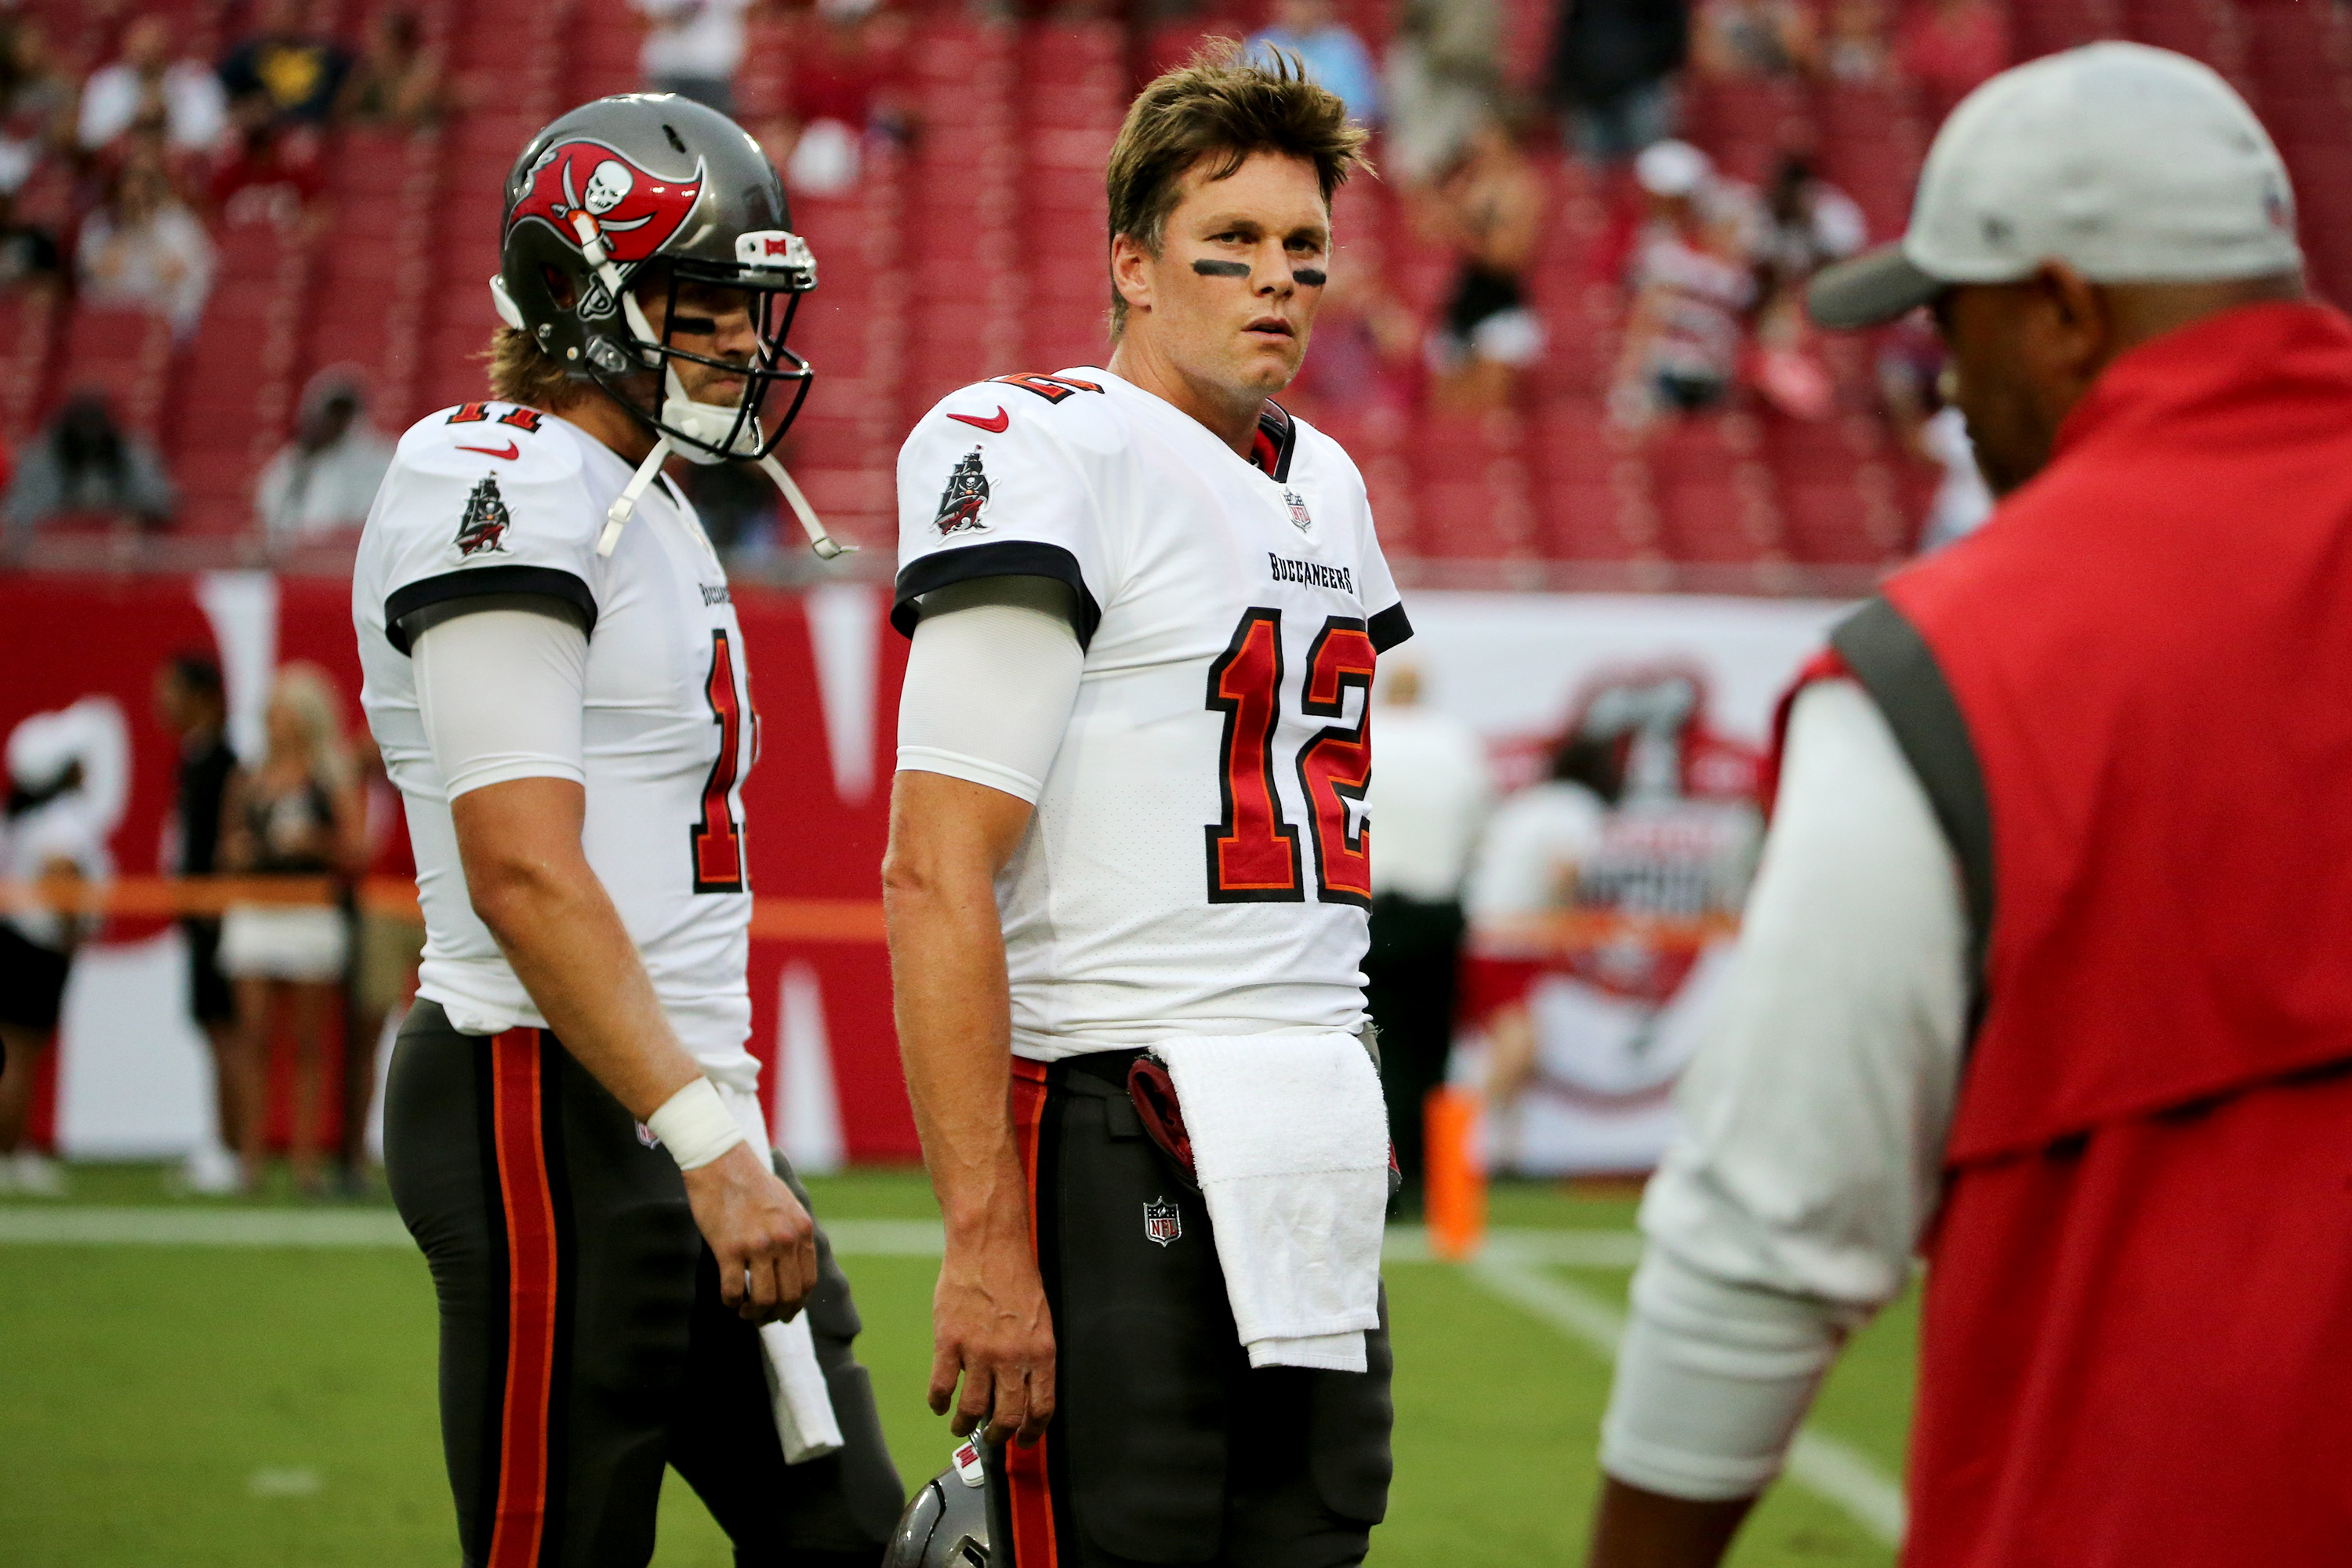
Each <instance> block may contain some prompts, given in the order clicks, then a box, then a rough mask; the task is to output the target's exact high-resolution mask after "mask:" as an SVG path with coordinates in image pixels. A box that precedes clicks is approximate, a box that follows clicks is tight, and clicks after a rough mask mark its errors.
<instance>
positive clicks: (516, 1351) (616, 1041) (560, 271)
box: [352, 95, 901, 1568]
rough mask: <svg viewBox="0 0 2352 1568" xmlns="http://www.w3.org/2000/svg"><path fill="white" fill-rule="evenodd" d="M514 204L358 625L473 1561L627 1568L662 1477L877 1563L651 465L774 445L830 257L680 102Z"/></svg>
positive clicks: (774, 1542)
mask: <svg viewBox="0 0 2352 1568" xmlns="http://www.w3.org/2000/svg"><path fill="white" fill-rule="evenodd" d="M506 196H507V205H506V217H505V231H504V236H503V245H502V264H501V267H500V269H499V276H498V279H497V282H496V284H495V285H494V291H495V293H496V295H497V300H498V303H499V312H500V314H501V316H502V317H503V319H504V320H505V321H506V323H507V324H506V326H505V327H504V328H503V329H502V330H501V331H499V334H498V337H497V339H496V340H495V342H494V343H493V345H492V352H491V356H490V376H489V385H488V396H487V397H486V398H484V399H483V400H482V401H479V402H472V403H466V404H461V405H458V406H457V407H455V408H447V409H443V410H442V411H440V412H439V413H436V414H433V415H431V416H427V417H426V418H425V419H423V420H421V421H419V422H418V423H417V424H416V425H415V426H414V427H413V428H411V429H410V430H409V431H408V432H407V433H406V434H405V435H404V437H402V438H401V441H400V446H399V449H398V454H397V456H396V458H395V459H394V463H393V466H392V469H391V472H390V473H389V474H388V475H387V476H386V478H385V479H384V482H383V488H382V489H381V490H380V491H379V492H378V494H377V497H376V501H375V505H374V508H373V510H372V511H371V513H370V515H369V518H368V522H367V528H366V531H365V533H364V534H363V535H362V541H361V545H360V555H359V562H358V565H357V569H356V571H355V573H354V575H353V582H352V619H353V621H354V623H355V625H356V626H357V629H358V634H359V643H360V658H361V663H362V668H363V670H364V672H365V683H364V688H363V690H362V700H363V701H364V703H365V706H366V709H367V715H368V722H369V725H370V727H371V728H372V729H373V731H374V734H375V737H376V740H377V742H378V743H379V745H380V746H381V747H382V749H383V758H384V763H385V766H386V768H387V770H388V772H389V773H390V774H391V777H392V779H393V782H394V784H397V785H398V786H399V788H400V790H401V793H402V795H403V796H404V799H405V801H406V805H407V816H408V824H409V832H410V836H411V837H412V838H413V839H414V841H415V854H416V866H417V889H418V895H419V899H420V900H421V902H422V904H423V906H424V913H425V928H426V933H427V934H426V942H425V956H424V961H423V964H422V966H421V970H420V978H419V984H418V987H417V1003H416V1005H415V1008H414V1009H413V1010H412V1011H411V1013H410V1014H409V1016H408V1019H407V1021H406V1023H405V1024H404V1026H403V1027H402V1030H401V1036H400V1043H399V1046H398V1048H397V1050H396V1052H395V1054H394V1060H393V1066H392V1072H391V1079H390V1082H389V1085H388V1088H387V1089H386V1093H385V1099H384V1130H385V1131H384V1142H385V1164H386V1168H387V1172H388V1173H389V1175H390V1178H391V1184H392V1189H393V1195H394V1200H395V1201H396V1202H397V1204H398V1205H399V1208H400V1213H401V1217H402V1218H403V1220H404V1222H405V1223H406V1225H407V1226H408V1228H409V1231H410V1233H411V1234H412V1235H414V1236H415V1238H416V1240H417V1243H418V1245H419V1246H420V1247H422V1248H423V1249H424V1252H425V1258H426V1260H427V1261H428V1263H429V1264H430V1265H431V1267H432V1270H433V1277H434V1284H435V1286H436V1291H437V1293H438V1296H439V1299H440V1308H441V1378H440V1388H441V1426H442V1441H443V1447H444V1448H445V1451H446V1458H447V1462H448V1468H449V1479H450V1484H451V1488H452V1490H453V1491H454V1493H455V1494H456V1500H457V1521H458V1533H459V1537H460V1540H461V1542H462V1545H463V1548H464V1555H465V1561H466V1562H467V1563H468V1564H474V1565H479V1568H526V1565H528V1568H573V1565H577V1568H607V1565H610V1568H635V1565H637V1564H642V1563H646V1561H647V1560H648V1559H649V1558H650V1557H651V1555H652V1552H653V1545H654V1521H655V1514H656V1505H657V1502H658V1500H659V1495H660V1489H661V1481H662V1473H663V1469H664V1467H665V1465H667V1466H672V1467H675V1468H677V1470H678V1471H679V1473H680V1474H682V1475H683V1476H684V1477H685V1478H686V1479H687V1480H688V1482H690V1483H691V1484H692V1485H693V1487H694V1489H695V1490H696V1491H697V1492H698V1494H699V1495H700V1496H701V1498H702V1500H704V1502H705V1503H706V1504H707V1505H708V1506H709V1508H710V1510H711V1512H712V1513H713V1515H714V1516H715V1517H716V1518H717V1519H718V1521H719V1523H720V1525H721V1526H722V1527H723V1528H725V1530H726V1531H727V1532H728V1533H729V1534H730V1536H731V1537H732V1538H733V1540H734V1542H735V1547H736V1552H737V1561H738V1562H740V1563H777V1564H790V1565H793V1568H851V1565H853V1564H860V1565H866V1568H871V1565H872V1564H874V1563H877V1561H878V1560H879V1558H880V1555H881V1552H882V1548H883V1545H884V1543H885V1542H887V1539H888V1536H889V1531H890V1528H891V1521H893V1520H894V1519H895V1518H896V1516H897V1514H898V1509H899V1503H900V1500H901V1491H900V1488H899V1484H898V1476H897V1472H896V1471H895V1470H894V1469H893V1468H891V1466H890V1460H889V1457H888V1455H887V1452H886V1451H885V1449H884V1447H883V1445H882V1436H881V1430H880V1426H879V1424H878V1421H877V1417H876V1415H875V1410H874V1403H873V1396H872V1393H871V1391H870V1389H869V1388H868V1387H867V1384H866V1375H865V1373H864V1370H863V1369H862V1368H860V1367H859V1366H858V1365H857V1363H856V1360H855V1359H854V1357H853V1355H852V1352H851V1342H852V1341H853V1339H854V1338H855V1336H856V1332H857V1316H856V1309H855V1308H854V1307H853V1306H852V1304H851V1301H850V1297H849V1285H848V1281H847V1280H846V1279H844V1278H843V1276H842V1274H841V1271H840V1269H839V1268H837V1267H836V1266H835V1263H834V1261H833V1258H832V1254H831V1251H830V1249H829V1248H828V1247H827V1246H826V1245H825V1241H824V1236H823V1234H822V1233H821V1232H820V1231H818V1230H817V1229H816V1227H815V1226H814V1222H813V1221H812V1220H811V1218H810V1216H809V1215H808V1212H807V1207H806V1204H807V1199H806V1194H805V1193H804V1191H803V1189H802V1188H801V1187H800V1185H799V1184H798V1182H797V1181H796V1180H795V1179H794V1178H793V1175H792V1173H791V1172H790V1170H789V1169H780V1168H779V1166H778V1164H777V1163H775V1162H774V1161H773V1160H772V1156H771V1154H770V1152H769V1144H770V1140H769V1138H768V1134H767V1129H766V1126H765V1120H764V1117H763V1115H762V1110H761V1100H760V1097H759V1095H758V1092H757V1090H758V1073H759V1067H758V1063H757V1062H756V1061H754V1060H753V1058H751V1055H750V1054H749V1053H748V1052H747V1051H746V1050H745V1049H744V1041H745V1038H746V1037H747V1036H748V1034H749V1033H750V1026H751V1003H750V998H749V995H748V994H747V992H746V989H745V983H744V970H745V963H746V958H747V955H748V952H749V931H750V921H751V883H750V878H749V869H748V865H747V859H746V852H745V841H744V825H743V802H742V782H743V778H744V776H745V774H746V773H749V771H750V769H751V763H752V761H753V756H754V750H755V742H754V733H755V721H754V713H753V709H752V705H751V685H750V672H749V667H748V661H749V657H750V652H749V650H748V649H747V648H746V647H744V645H743V634H742V627H741V626H740V624H739V623H738V621H737V619H736V616H735V611H734V607H733V605H732V603H731V599H730V594H729V592H728V585H727V579H726V574H725V573H724V572H723V570H722V569H721V567H720V564H719V557H718V555H717V553H716V552H714V551H713V550H712V549H711V547H710V543H709V540H708V539H707V538H706V537H705V535H704V533H703V531H702V527H701V524H700V522H699V521H698V519H697V517H696V515H695V510H694V507H693V505H692V504H691V503H690V502H689V501H688V500H687V499H686V497H685V496H684V495H683V494H682V493H681V492H680V491H679V490H678V489H677V488H676V487H675V486H673V485H672V484H671V483H670V482H669V481H668V480H667V479H664V478H662V477H661V472H660V471H661V468H662V466H663V462H664V460H665V459H666V458H667V456H668V455H669V454H671V453H673V452H675V453H677V454H678V455H680V456H682V457H684V458H687V459H688V460H703V459H710V460H718V459H719V458H724V457H728V456H746V457H770V452H769V448H770V447H772V445H773V440H774V430H772V429H771V428H770V427H769V426H767V425H763V423H762V415H763V412H767V413H773V412H776V411H772V410H769V408H768V404H769V401H770V398H771V395H772V394H774V393H778V392H781V391H782V390H783V389H785V388H789V389H790V395H791V399H792V403H793V406H794V407H796V406H797V405H798V402H799V400H800V399H801V398H802V397H803V396H804V395H805V394H806V392H807V389H808V377H809V371H808V367H807V366H806V364H805V363H803V362H802V361H801V360H799V359H798V357H797V356H795V355H793V353H791V351H790V350H788V349H787V348H785V346H784V333H785V331H786V329H787V327H788V325H789V322H790V321H791V317H792V308H793V302H794V301H795V300H797V298H798V296H799V294H800V293H801V292H802V291H803V290H805V289H808V288H810V287H812V286H813V284H814V262H813V261H812V260H811V258H810V257H809V254H808V248H807V247H806V246H805V245H804V244H803V242H802V241H801V240H800V239H799V237H796V236H794V235H793V233H792V230H791V220H790V216H789V214H788V212H787V209H786V207H785V203H784V192H783V186H782V182H781V181H780V180H778V178H777V176H776V173H775V171H774V169H773V168H772V166H771V165H770V164H769V163H768V160H767V158H766V157H765V155H764V154H762V153H761V152H760V150H759V148H758V146H757V145H756V144H755V143H754V142H752V141H751V138H750V137H749V136H747V135H746V134H745V133H744V132H743V131H742V130H741V129H740V127H738V126H737V125H735V124H734V123H733V122H732V121H729V120H727V119H726V118H724V117H723V116H721V115H719V114H718V113H716V112H715V111H713V110H709V109H706V108H703V107H701V106H700V105H698V104H695V103H692V102H689V101H688V100H684V99H678V98H673V97H668V96H665V95H650V96H647V95H629V96H625V97H618V98H608V99H604V100H599V101H597V102H594V103H591V104H587V105H585V106H583V107H582V108H580V109H576V110H572V112H571V113H569V114H566V115H564V116H563V117H562V118H561V119H559V120H557V121H555V122H554V123H553V124H551V125H550V126H549V127H548V128H547V129H546V130H544V131H542V132H540V133H539V135H538V136H537V137H535V138H533V139H532V141H531V142H530V145H529V146H528V147H527V148H526V149H525V150H524V151H523V153H522V155H521V157H520V159H519V160H517V162H516V163H515V165H514V169H513V172H512V174H510V175H509V178H508V184H507V191H506ZM781 412H782V416H783V417H784V418H789V417H790V415H791V413H792V409H791V408H786V409H783V410H782V411H781ZM774 424H775V425H776V426H779V427H780V426H781V424H782V420H775V421H774ZM771 461H772V458H771ZM773 471H774V472H776V473H778V474H781V473H782V469H781V468H776V469H774V470H773ZM787 482H788V481H787Z"/></svg>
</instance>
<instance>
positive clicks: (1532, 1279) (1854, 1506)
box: [1465, 1233, 1904, 1546]
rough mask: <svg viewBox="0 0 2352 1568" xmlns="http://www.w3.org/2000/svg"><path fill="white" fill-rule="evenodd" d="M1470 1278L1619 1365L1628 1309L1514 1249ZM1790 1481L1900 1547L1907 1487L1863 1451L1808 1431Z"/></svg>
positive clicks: (1492, 1256)
mask: <svg viewBox="0 0 2352 1568" xmlns="http://www.w3.org/2000/svg"><path fill="white" fill-rule="evenodd" d="M1555 1234H1559V1233H1555ZM1571 1234H1572V1233H1571ZM1465 1272H1466V1273H1467V1274H1468V1275H1469V1276H1470V1278H1471V1279H1475V1280H1476V1281H1477V1282H1478V1283H1479V1284H1480V1285H1482V1286H1484V1287H1486V1289H1488V1290H1489V1291H1491V1292H1493V1293H1494V1294H1495V1295H1496V1296H1499V1297H1501V1298H1502V1299H1503V1300H1507V1301H1508V1302H1510V1303H1512V1304H1513V1305H1514V1306H1517V1307H1521V1308H1524V1309H1525V1310H1527V1311H1528V1312H1529V1313H1530V1314H1532V1315H1533V1316H1535V1317H1538V1318H1540V1319H1542V1320H1543V1321H1545V1322H1547V1323H1549V1324H1550V1325H1551V1326H1552V1327H1553V1328H1555V1329H1558V1330H1559V1331H1560V1332H1561V1333H1563V1334H1566V1335H1567V1336H1568V1337H1569V1338H1570V1339H1572V1340H1574V1341H1576V1342H1578V1343H1580V1344H1581V1345H1583V1346H1584V1347H1585V1348H1587V1349H1588V1350H1591V1352H1593V1353H1594V1354H1596V1355H1598V1356H1600V1357H1601V1360H1603V1361H1606V1362H1608V1363H1611V1364H1612V1365H1613V1364H1615V1363H1616V1360H1617V1342H1618V1341H1619V1340H1621V1339H1622V1338H1623V1337H1624V1333H1625V1314H1624V1312H1623V1310H1622V1309H1620V1308H1618V1307H1615V1306H1613V1305H1612V1304H1611V1303H1609V1302H1607V1301H1604V1300H1601V1298H1600V1297H1598V1296H1595V1295H1594V1294H1592V1292H1591V1291H1589V1290H1587V1289H1583V1288H1582V1287H1581V1286H1578V1285H1572V1284H1570V1283H1569V1282H1568V1281H1567V1280H1565V1279H1559V1278H1556V1277H1555V1276H1552V1275H1549V1274H1545V1273H1542V1272H1540V1271H1539V1269H1538V1268H1537V1267H1536V1266H1535V1264H1534V1262H1533V1261H1532V1260H1529V1259H1527V1258H1519V1257H1514V1256H1511V1255H1510V1254H1509V1253H1508V1252H1507V1250H1506V1251H1500V1252H1498V1251H1497V1250H1496V1249H1494V1248H1489V1249H1488V1251H1487V1254H1486V1256H1485V1257H1482V1258H1479V1259H1478V1260H1477V1261H1476V1262H1475V1263H1473V1264H1471V1265H1470V1266H1469V1267H1468V1268H1467V1269H1465ZM1789 1479H1790V1480H1792V1481H1794V1482H1796V1483H1797V1484H1798V1485H1799V1486H1801V1487H1803V1488H1804V1489H1806V1490H1808V1491H1810V1492H1813V1493H1815V1494H1816V1495H1818V1496H1820V1497H1822V1499H1824V1500H1827V1501H1829V1502H1831V1503H1832V1504H1834V1505H1836V1506H1837V1507H1838V1508H1841V1509H1843V1510H1845V1512H1846V1513H1847V1514H1848V1515H1849V1516H1851V1517H1852V1518H1853V1521H1854V1522H1855V1523H1857V1524H1859V1525H1861V1526H1862V1527H1863V1529H1864V1530H1865V1531H1869V1532H1870V1534H1871V1535H1872V1536H1874V1537H1875V1538H1876V1539H1877V1540H1879V1541H1881V1542H1885V1543H1886V1544H1887V1545H1889V1546H1894V1545H1898V1544H1900V1543H1901V1542H1902V1540H1903V1526H1904V1513H1903V1489H1902V1488H1901V1486H1899V1485H1898V1484H1896V1482H1895V1480H1894V1479H1893V1478H1891V1477H1890V1476H1888V1475H1887V1474H1886V1472H1885V1471H1884V1470H1882V1469H1880V1468H1879V1467H1878V1465H1877V1463H1876V1462H1875V1461H1874V1460H1872V1459H1870V1458H1867V1457H1865V1456H1864V1454H1863V1453H1862V1452H1861V1451H1860V1450H1859V1449H1857V1448H1854V1447H1852V1446H1851V1445H1848V1444H1845V1443H1842V1442H1840V1441H1838V1439H1836V1438H1835V1437H1832V1436H1826V1435H1824V1434H1822V1433H1821V1432H1818V1431H1816V1430H1814V1429H1813V1428H1811V1427H1810V1426H1808V1427H1806V1428H1804V1429H1803V1430H1801V1431H1800V1432H1799V1433H1798V1434H1797V1441H1796V1445H1795V1447H1792V1448H1791V1449H1790V1453H1789Z"/></svg>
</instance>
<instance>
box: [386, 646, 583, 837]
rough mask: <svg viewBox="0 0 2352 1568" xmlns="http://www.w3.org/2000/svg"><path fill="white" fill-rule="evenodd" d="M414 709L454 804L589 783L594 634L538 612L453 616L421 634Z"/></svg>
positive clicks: (415, 650)
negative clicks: (537, 782) (528, 787)
mask: <svg viewBox="0 0 2352 1568" xmlns="http://www.w3.org/2000/svg"><path fill="white" fill-rule="evenodd" d="M410 658H411V659H412V660H413V661H414V662H415V675H416V708H417V713H418V716H419V717H420V718H421V719H422V720H423V721H424V724H425V740H426V742H428V743H429V744H430V745H431V746H432V748H433V762H434V765H435V766H436V767H437V768H438V769H439V770H440V773H441V778H442V783H443V785H444V787H445V791H446V796H447V798H448V799H450V800H455V799H457V797H458V796H459V795H464V794H466V793H467V791H469V790H478V789H480V788H482V787H483V786H484V785H486V784H503V783H505V782H506V781H507V780H509V779H529V778H556V779H570V780H572V782H573V783H574V784H585V783H587V782H588V774H587V770H586V768H585V767H584V766H583V745H582V741H581V709H582V694H583V692H584V691H585V690H586V689H587V684H588V636H587V634H586V633H585V632H583V631H582V630H581V629H580V627H579V626H578V625H576V624H575V623H573V622H572V621H569V620H565V619H562V618H561V617H559V616H548V615H541V614H540V613H538V612H537V611H535V610H520V609H503V608H502V609H485V610H476V611H473V612H471V613H468V614H462V615H457V616H451V617H449V618H448V619H446V620H444V621H438V622H436V623H435V624H434V625H433V626H429V627H427V628H426V629H425V631H423V632H421V633H419V634H418V635H417V637H416V640H415V644H414V645H413V646H412V647H411V649H410Z"/></svg>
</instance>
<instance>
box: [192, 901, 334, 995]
mask: <svg viewBox="0 0 2352 1568" xmlns="http://www.w3.org/2000/svg"><path fill="white" fill-rule="evenodd" d="M351 940H352V933H351V923H350V922H349V921H346V920H345V919H344V918H343V912H342V910H331V909H322V908H319V907H317V906H309V905H294V906H290V907H287V906H273V905H268V904H232V905H231V906H230V907H229V910H228V912H227V913H226V914H225V915H223V916H222V917H221V937H220V967H221V973H223V974H226V975H227V976H228V977H229V978H230V979H232V980H306V981H313V982H318V983H320V984H331V983H332V982H335V981H339V980H341V979H342V977H343V965H344V963H345V962H346V960H347V959H348V957H349V955H350V952H351Z"/></svg>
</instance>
